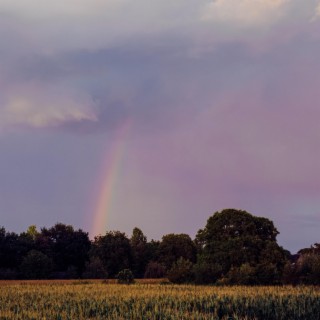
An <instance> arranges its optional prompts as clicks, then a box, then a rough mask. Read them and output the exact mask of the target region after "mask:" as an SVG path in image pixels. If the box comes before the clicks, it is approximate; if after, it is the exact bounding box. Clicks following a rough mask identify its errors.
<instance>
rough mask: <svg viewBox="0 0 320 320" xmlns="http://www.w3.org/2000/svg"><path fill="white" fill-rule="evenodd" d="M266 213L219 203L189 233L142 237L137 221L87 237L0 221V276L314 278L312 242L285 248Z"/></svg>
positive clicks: (317, 271) (319, 255)
mask: <svg viewBox="0 0 320 320" xmlns="http://www.w3.org/2000/svg"><path fill="white" fill-rule="evenodd" d="M277 235H278V231H277V229H276V228H275V226H274V225H273V222H272V221H270V220H269V219H267V218H263V217H256V216H254V215H252V214H250V213H248V212H246V211H243V210H237V209H225V210H222V211H220V212H216V213H214V214H213V215H212V216H211V217H209V219H208V221H207V224H206V225H205V227H204V228H203V229H201V230H199V231H198V233H197V235H196V238H195V239H194V240H192V239H191V238H190V236H189V235H187V234H173V233H172V234H167V235H164V236H163V237H162V239H161V241H155V240H151V241H148V240H147V237H146V236H145V235H144V234H143V232H142V231H141V230H140V229H139V228H134V229H133V231H132V235H131V237H130V238H128V237H127V236H126V234H125V233H122V232H120V231H108V232H106V234H105V235H100V236H98V237H95V239H94V240H93V241H91V240H90V239H89V236H88V233H87V232H84V231H82V230H81V229H79V230H75V229H74V228H73V226H71V225H65V224H62V223H57V224H56V225H54V226H53V227H51V228H42V229H41V230H40V231H38V230H37V227H36V226H35V225H31V226H30V227H29V228H28V229H27V231H25V232H22V233H21V234H16V233H13V232H7V231H6V230H5V228H4V227H0V279H17V278H20V279H42V278H106V277H112V278H115V277H116V276H117V275H119V272H120V271H123V270H126V273H127V274H131V273H132V276H134V277H146V278H159V277H168V278H169V280H170V281H172V282H176V283H183V282H196V283H206V284H207V283H219V284H247V285H250V284H281V283H284V284H286V283H292V284H316V285H319V284H320V244H317V243H316V244H314V245H313V246H311V247H310V248H304V249H301V250H300V251H299V252H298V254H296V255H290V253H289V252H288V251H286V250H284V249H283V248H282V247H280V246H279V245H278V244H277V240H276V238H277Z"/></svg>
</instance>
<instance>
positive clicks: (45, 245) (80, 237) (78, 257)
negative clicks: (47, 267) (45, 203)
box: [35, 223, 91, 278]
mask: <svg viewBox="0 0 320 320" xmlns="http://www.w3.org/2000/svg"><path fill="white" fill-rule="evenodd" d="M35 241H36V244H37V246H38V247H39V248H40V249H41V251H42V252H44V253H45V254H47V256H48V257H51V258H52V260H53V262H54V267H55V270H56V271H57V272H67V270H68V268H70V266H73V267H74V269H73V271H72V277H76V278H78V277H80V276H81V274H82V272H83V271H84V268H85V263H86V261H88V259H89V255H88V254H89V250H90V246H91V243H90V240H89V236H88V233H87V232H84V231H82V230H81V229H79V230H74V229H73V227H72V226H70V225H65V224H62V223H57V224H56V225H55V226H53V227H52V228H50V229H46V228H43V229H42V230H41V233H40V234H39V235H37V236H36V240H35ZM69 273H70V272H69ZM70 275H71V273H70Z"/></svg>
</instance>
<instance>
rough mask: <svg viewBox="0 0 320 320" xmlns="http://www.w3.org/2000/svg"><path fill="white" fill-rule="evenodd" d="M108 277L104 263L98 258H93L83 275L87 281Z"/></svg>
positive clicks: (87, 264)
mask: <svg viewBox="0 0 320 320" xmlns="http://www.w3.org/2000/svg"><path fill="white" fill-rule="evenodd" d="M107 277H108V272H107V270H106V269H105V267H104V265H103V263H102V261H101V260H100V259H99V258H98V257H91V259H90V261H88V262H87V263H86V269H85V272H84V273H83V278H85V279H105V278H107Z"/></svg>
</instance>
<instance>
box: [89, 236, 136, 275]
mask: <svg viewBox="0 0 320 320" xmlns="http://www.w3.org/2000/svg"><path fill="white" fill-rule="evenodd" d="M90 255H91V256H94V257H98V258H99V259H100V260H101V261H102V263H103V265H104V267H105V269H106V270H107V272H108V273H109V276H111V277H114V276H115V275H116V274H117V273H118V272H119V271H120V270H123V269H129V268H131V265H132V251H131V245H130V240H129V239H128V238H127V236H126V235H125V233H122V232H120V231H109V232H107V233H106V234H105V235H104V236H98V237H95V239H94V242H93V245H92V250H91V253H90Z"/></svg>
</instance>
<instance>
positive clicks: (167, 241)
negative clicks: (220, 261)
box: [159, 233, 197, 270]
mask: <svg viewBox="0 0 320 320" xmlns="http://www.w3.org/2000/svg"><path fill="white" fill-rule="evenodd" d="M196 255H197V250H196V245H195V244H194V242H193V241H192V240H191V238H190V236H189V235H187V234H173V233H171V234H167V235H165V236H163V237H162V241H161V242H160V245H159V262H161V263H163V264H164V266H165V267H166V268H167V270H169V269H171V267H172V266H173V264H174V263H175V262H176V261H177V260H178V259H179V258H184V259H186V260H189V261H191V262H195V261H196Z"/></svg>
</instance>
